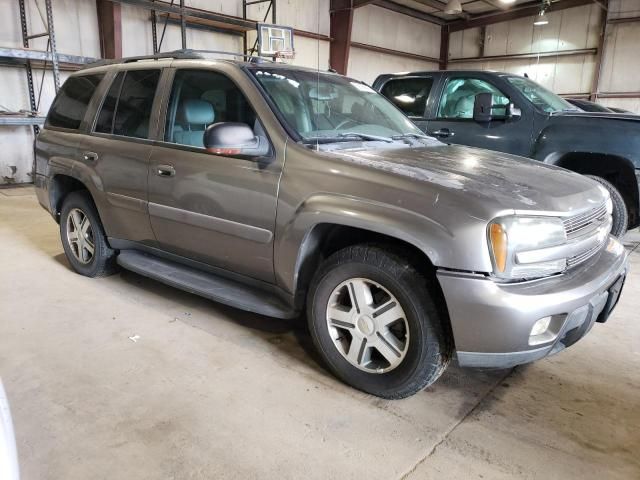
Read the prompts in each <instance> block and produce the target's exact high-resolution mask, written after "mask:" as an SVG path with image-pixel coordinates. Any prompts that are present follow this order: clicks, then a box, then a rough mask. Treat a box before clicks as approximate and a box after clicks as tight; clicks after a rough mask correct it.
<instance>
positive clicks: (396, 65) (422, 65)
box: [347, 47, 438, 85]
mask: <svg viewBox="0 0 640 480" xmlns="http://www.w3.org/2000/svg"><path fill="white" fill-rule="evenodd" d="M419 70H438V64H437V63H435V62H427V61H424V60H418V59H413V58H407V57H401V56H398V55H389V54H386V53H378V52H372V51H371V50H365V49H362V48H357V47H351V53H350V54H349V69H348V72H347V74H348V75H349V76H350V77H354V78H357V79H358V80H362V81H364V82H366V83H368V84H369V85H371V84H372V83H373V81H374V80H375V79H376V77H377V76H378V75H380V74H381V73H393V72H411V71H419Z"/></svg>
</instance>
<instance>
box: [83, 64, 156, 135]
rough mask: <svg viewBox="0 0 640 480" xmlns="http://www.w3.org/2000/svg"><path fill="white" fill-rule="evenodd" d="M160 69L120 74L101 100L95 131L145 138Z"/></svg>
mask: <svg viewBox="0 0 640 480" xmlns="http://www.w3.org/2000/svg"><path fill="white" fill-rule="evenodd" d="M159 79H160V70H158V69H154V70H129V71H126V72H120V73H119V74H118V76H117V77H116V79H115V80H114V81H113V83H112V84H111V87H110V88H109V92H108V93H107V96H106V97H105V99H104V102H103V104H102V107H101V108H100V113H99V114H98V121H97V122H96V127H95V131H96V132H101V133H112V134H114V135H120V136H124V137H133V138H147V137H148V136H149V120H150V118H151V107H152V106H153V99H154V97H155V94H156V88H157V87H158V81H159Z"/></svg>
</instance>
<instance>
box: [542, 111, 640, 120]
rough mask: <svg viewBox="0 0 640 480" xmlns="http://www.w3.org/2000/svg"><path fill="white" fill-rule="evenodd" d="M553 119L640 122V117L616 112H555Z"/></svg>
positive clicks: (552, 115)
mask: <svg viewBox="0 0 640 480" xmlns="http://www.w3.org/2000/svg"><path fill="white" fill-rule="evenodd" d="M551 117H579V118H603V119H604V118H606V119H609V120H631V121H633V122H640V115H634V114H633V113H615V112H573V111H571V112H554V113H552V114H551Z"/></svg>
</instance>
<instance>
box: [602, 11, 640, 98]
mask: <svg viewBox="0 0 640 480" xmlns="http://www.w3.org/2000/svg"><path fill="white" fill-rule="evenodd" d="M638 10H639V11H638V15H639V16H640V7H638ZM639 47H640V22H634V23H618V24H610V25H609V27H608V28H607V41H606V46H605V56H604V61H603V63H602V76H601V78H600V91H601V92H640V53H639V51H638V49H639Z"/></svg>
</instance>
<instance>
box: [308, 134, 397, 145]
mask: <svg viewBox="0 0 640 480" xmlns="http://www.w3.org/2000/svg"><path fill="white" fill-rule="evenodd" d="M354 138H360V139H361V140H373V141H379V142H389V143H392V142H393V139H392V138H390V137H383V136H381V135H369V134H368V133H357V132H345V133H339V134H337V135H336V136H334V137H328V136H327V137H309V138H305V139H304V143H316V142H318V143H334V142H348V141H351V140H353V139H354Z"/></svg>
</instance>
